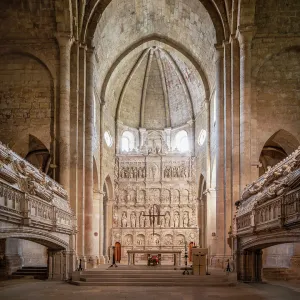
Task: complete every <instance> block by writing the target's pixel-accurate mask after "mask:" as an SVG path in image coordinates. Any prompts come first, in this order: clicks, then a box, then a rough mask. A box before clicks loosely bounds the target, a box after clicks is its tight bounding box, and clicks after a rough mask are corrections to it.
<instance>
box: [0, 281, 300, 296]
mask: <svg viewBox="0 0 300 300" xmlns="http://www.w3.org/2000/svg"><path fill="white" fill-rule="evenodd" d="M299 288H300V286H298V285H297V284H295V285H291V284H288V286H287V284H286V283H282V284H280V283H276V284H275V285H274V284H238V285H237V286H234V287H219V288H218V287H204V288H202V287H192V288H190V287H188V288H184V287H146V288H145V287H78V286H74V285H70V284H68V283H63V282H53V281H37V280H13V281H7V282H0V299H1V300H23V299H30V300H117V299H118V300H121V299H122V300H125V299H126V300H131V299H132V300H135V299H142V300H160V299H172V300H196V299H228V300H262V299H274V300H279V299H284V300H296V299H297V300H299V299H300V289H299Z"/></svg>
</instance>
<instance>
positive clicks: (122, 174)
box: [111, 130, 199, 263]
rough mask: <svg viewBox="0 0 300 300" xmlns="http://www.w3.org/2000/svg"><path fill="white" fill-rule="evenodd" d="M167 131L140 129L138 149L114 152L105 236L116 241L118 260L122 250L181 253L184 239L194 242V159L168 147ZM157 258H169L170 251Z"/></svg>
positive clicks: (196, 240)
mask: <svg viewBox="0 0 300 300" xmlns="http://www.w3.org/2000/svg"><path fill="white" fill-rule="evenodd" d="M171 136H172V134H168V133H166V131H165V130H157V131H151V130H149V131H145V132H143V135H140V134H139V137H140V140H141V146H140V147H139V148H138V149H139V150H136V149H135V150H132V151H129V152H126V153H122V151H119V154H117V158H116V163H115V199H114V204H113V216H112V217H113V222H112V223H113V228H112V231H111V234H112V236H111V240H112V244H113V245H115V244H116V243H120V244H121V249H122V250H121V260H122V261H123V262H124V261H125V262H126V261H127V250H133V249H139V250H149V249H155V250H156V249H157V250H159V249H161V250H162V249H164V250H182V255H184V249H185V243H187V246H188V245H189V244H190V243H191V242H193V243H195V244H196V245H199V228H198V221H197V220H198V215H197V214H198V213H197V212H198V203H197V200H196V194H195V174H194V171H193V170H194V158H193V157H192V156H191V154H190V152H189V153H185V154H182V153H179V151H177V150H176V149H175V150H173V151H170V150H169V149H170V143H171ZM137 138H138V136H137ZM153 214H154V215H156V216H157V217H154V218H153V217H151V215H153ZM153 222H154V224H153ZM153 228H154V234H153ZM145 259H146V257H143V256H142V255H140V256H137V257H136V261H137V262H138V261H139V260H145ZM162 260H163V263H164V262H165V263H166V262H168V261H169V262H171V260H172V255H169V256H168V255H165V256H162Z"/></svg>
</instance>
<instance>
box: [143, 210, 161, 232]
mask: <svg viewBox="0 0 300 300" xmlns="http://www.w3.org/2000/svg"><path fill="white" fill-rule="evenodd" d="M155 210H157V211H158V214H155V213H154V212H155ZM144 216H145V217H149V218H150V222H151V223H152V225H153V235H154V224H155V217H158V221H159V218H160V217H164V216H165V215H161V214H160V210H159V208H157V205H155V204H153V206H152V208H150V211H149V215H144Z"/></svg>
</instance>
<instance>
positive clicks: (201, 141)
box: [198, 129, 206, 146]
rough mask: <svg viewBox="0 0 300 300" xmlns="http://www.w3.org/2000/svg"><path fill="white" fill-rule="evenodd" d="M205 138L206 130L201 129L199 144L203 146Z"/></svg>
mask: <svg viewBox="0 0 300 300" xmlns="http://www.w3.org/2000/svg"><path fill="white" fill-rule="evenodd" d="M205 140H206V130H205V129H201V131H200V133H199V137H198V144H199V145H200V146H202V145H203V144H204V142H205Z"/></svg>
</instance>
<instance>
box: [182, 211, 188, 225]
mask: <svg viewBox="0 0 300 300" xmlns="http://www.w3.org/2000/svg"><path fill="white" fill-rule="evenodd" d="M188 226H189V213H188V212H187V211H186V212H184V214H183V227H188Z"/></svg>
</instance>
